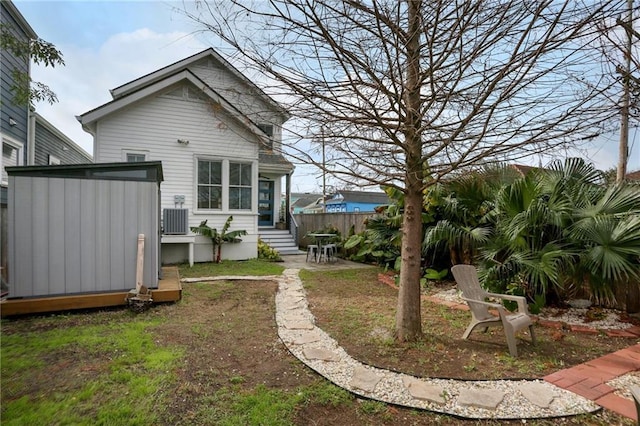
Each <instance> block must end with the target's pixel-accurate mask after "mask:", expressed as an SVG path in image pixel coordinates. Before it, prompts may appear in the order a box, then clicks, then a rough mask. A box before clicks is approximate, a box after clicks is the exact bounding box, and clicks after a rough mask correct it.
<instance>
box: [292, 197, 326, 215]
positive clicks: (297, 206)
mask: <svg viewBox="0 0 640 426" xmlns="http://www.w3.org/2000/svg"><path fill="white" fill-rule="evenodd" d="M318 200H322V194H313V193H309V192H306V193H296V192H292V193H291V213H293V214H299V213H303V211H304V209H305V207H307V206H310V205H311V204H315V203H317V202H318Z"/></svg>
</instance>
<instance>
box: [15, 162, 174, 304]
mask: <svg viewBox="0 0 640 426" xmlns="http://www.w3.org/2000/svg"><path fill="white" fill-rule="evenodd" d="M7 172H8V175H9V197H8V210H9V211H8V219H9V232H8V234H9V253H8V254H9V259H8V260H9V265H8V269H9V271H8V272H9V295H8V297H9V298H26V297H44V296H62V295H73V294H86V293H105V292H115V291H123V290H125V291H126V290H129V289H131V288H134V287H135V280H136V254H137V241H138V234H144V236H145V250H144V278H143V283H144V284H145V285H146V286H147V287H150V288H153V287H156V286H157V285H158V278H159V274H160V260H159V259H160V182H162V180H163V176H162V164H161V163H160V162H142V163H109V164H80V165H65V166H28V167H8V168H7Z"/></svg>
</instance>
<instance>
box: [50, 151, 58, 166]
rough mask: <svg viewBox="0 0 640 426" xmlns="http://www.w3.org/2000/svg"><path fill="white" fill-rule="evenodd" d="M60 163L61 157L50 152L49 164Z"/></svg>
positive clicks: (55, 164)
mask: <svg viewBox="0 0 640 426" xmlns="http://www.w3.org/2000/svg"><path fill="white" fill-rule="evenodd" d="M58 164H60V159H59V158H58V157H56V156H55V155H51V154H49V165H50V166H57V165H58Z"/></svg>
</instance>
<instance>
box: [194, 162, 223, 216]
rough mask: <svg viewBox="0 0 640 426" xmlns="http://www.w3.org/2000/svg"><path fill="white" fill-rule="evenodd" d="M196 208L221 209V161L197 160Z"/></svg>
mask: <svg viewBox="0 0 640 426" xmlns="http://www.w3.org/2000/svg"><path fill="white" fill-rule="evenodd" d="M198 209H207V210H209V209H218V210H219V209H222V161H211V160H198Z"/></svg>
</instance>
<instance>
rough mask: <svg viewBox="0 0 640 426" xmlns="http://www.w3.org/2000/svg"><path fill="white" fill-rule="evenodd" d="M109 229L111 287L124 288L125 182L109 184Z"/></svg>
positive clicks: (113, 288)
mask: <svg viewBox="0 0 640 426" xmlns="http://www.w3.org/2000/svg"><path fill="white" fill-rule="evenodd" d="M109 190H110V194H109V197H110V200H111V203H110V204H109V221H108V223H109V229H110V231H111V232H110V233H109V235H110V237H111V238H110V240H111V243H110V244H109V250H110V252H111V254H110V258H111V264H110V265H109V267H110V269H111V276H110V279H109V289H110V290H116V289H118V288H122V286H123V284H124V263H125V262H124V249H125V242H124V240H125V238H124V182H120V181H118V182H111V184H110V185H109Z"/></svg>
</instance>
